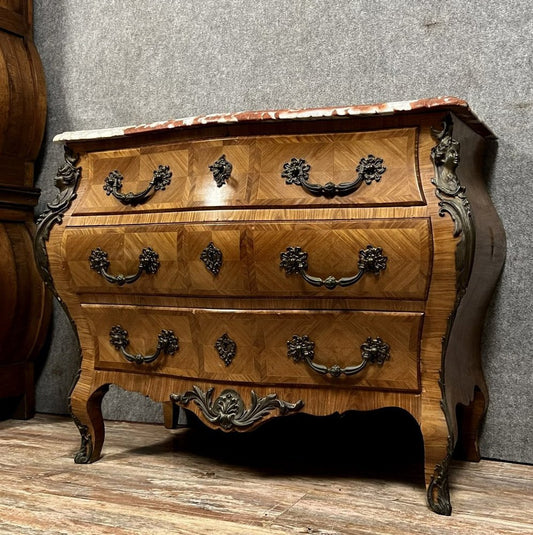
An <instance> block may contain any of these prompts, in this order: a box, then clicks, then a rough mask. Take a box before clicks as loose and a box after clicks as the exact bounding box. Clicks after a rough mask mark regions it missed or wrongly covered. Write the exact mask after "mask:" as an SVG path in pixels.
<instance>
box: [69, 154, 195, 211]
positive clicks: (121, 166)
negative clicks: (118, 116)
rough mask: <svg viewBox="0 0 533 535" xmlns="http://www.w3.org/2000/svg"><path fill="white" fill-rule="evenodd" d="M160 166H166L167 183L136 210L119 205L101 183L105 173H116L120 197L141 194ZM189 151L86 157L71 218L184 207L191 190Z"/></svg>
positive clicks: (103, 180)
mask: <svg viewBox="0 0 533 535" xmlns="http://www.w3.org/2000/svg"><path fill="white" fill-rule="evenodd" d="M160 165H163V166H169V168H170V171H171V172H172V177H171V183H170V184H169V185H168V186H166V188H165V189H164V190H159V191H156V192H155V193H154V194H153V196H152V197H150V199H149V200H148V201H147V202H145V203H143V204H140V205H137V206H129V205H124V204H122V203H121V202H120V201H119V200H117V199H115V197H113V195H107V194H106V191H105V190H104V183H105V179H106V177H107V176H108V175H109V173H111V172H113V171H119V172H120V174H121V175H122V176H123V177H124V180H123V182H122V188H121V190H120V192H121V193H123V194H127V193H130V192H132V193H139V192H142V191H144V190H145V189H146V188H147V187H148V186H149V184H150V181H151V180H152V178H153V173H154V171H155V170H156V169H158V167H159V166H160ZM189 171H190V169H189V151H188V150H187V148H179V147H178V148H174V149H173V150H168V149H163V148H161V149H157V150H155V149H151V150H148V149H131V150H121V151H108V152H99V153H96V154H90V155H89V156H88V159H87V164H86V166H85V167H84V168H83V170H82V176H83V180H84V187H83V188H82V189H81V191H80V196H79V200H78V201H77V202H76V203H75V207H74V211H73V214H74V215H78V214H93V213H130V212H145V211H153V210H169V209H172V208H181V207H184V206H186V205H187V202H188V197H189V194H190V190H191V178H190V172H189Z"/></svg>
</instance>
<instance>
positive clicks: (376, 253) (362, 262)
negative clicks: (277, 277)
mask: <svg viewBox="0 0 533 535" xmlns="http://www.w3.org/2000/svg"><path fill="white" fill-rule="evenodd" d="M382 253H383V250H382V249H381V247H373V246H372V245H367V247H366V249H361V250H360V251H359V262H358V263H357V267H358V268H359V271H358V272H357V273H356V274H355V275H354V276H353V277H342V278H340V279H336V278H335V277H333V276H332V275H330V276H329V277H326V278H325V279H321V278H320V277H313V276H312V275H309V274H308V273H307V272H306V269H307V256H308V255H307V253H306V252H305V251H303V250H302V248H301V247H298V246H296V247H287V250H286V251H284V252H282V253H280V258H281V262H280V264H279V267H281V268H283V269H284V270H285V273H287V275H292V274H293V273H298V274H299V275H301V277H302V278H303V279H304V280H305V281H306V282H308V283H309V284H311V285H313V286H318V287H320V286H325V287H326V288H327V289H328V290H333V288H336V287H337V286H350V285H352V284H355V283H356V282H357V281H358V280H359V279H360V278H361V277H362V276H363V275H364V274H365V273H367V272H368V273H379V272H380V271H382V270H384V269H385V268H386V267H387V257H386V256H383V254H382Z"/></svg>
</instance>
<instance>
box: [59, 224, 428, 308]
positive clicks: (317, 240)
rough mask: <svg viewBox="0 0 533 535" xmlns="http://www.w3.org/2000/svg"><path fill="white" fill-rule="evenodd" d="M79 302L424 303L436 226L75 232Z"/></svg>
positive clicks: (72, 252)
mask: <svg viewBox="0 0 533 535" xmlns="http://www.w3.org/2000/svg"><path fill="white" fill-rule="evenodd" d="M64 240H65V242H64V247H65V258H66V259H67V260H66V262H67V266H68V269H69V270H70V273H71V276H72V280H73V283H74V286H73V289H74V291H75V292H77V293H81V294H83V293H110V292H111V293H116V294H126V295H127V294H132V293H134V294H146V295H172V296H179V295H188V296H190V295H197V296H237V297H246V296H250V297H252V296H253V297H260V296H266V297H269V296H274V297H285V296H287V297H295V296H304V297H305V296H312V297H321V296H323V297H326V296H327V297H365V298H374V297H376V298H390V299H415V300H423V299H425V296H426V292H427V287H428V283H429V273H430V263H431V252H432V247H431V239H430V230H429V221H428V220H427V219H425V218H415V219H405V220H403V219H380V220H371V221H368V220H336V221H312V222H303V221H299V222H283V221H275V222H252V221H250V222H241V223H238V224H237V223H235V224H234V223H212V224H201V225H198V224H167V225H146V226H140V225H139V226H121V227H85V228H83V229H80V228H73V227H71V228H69V229H68V230H67V231H66V232H65V233H64Z"/></svg>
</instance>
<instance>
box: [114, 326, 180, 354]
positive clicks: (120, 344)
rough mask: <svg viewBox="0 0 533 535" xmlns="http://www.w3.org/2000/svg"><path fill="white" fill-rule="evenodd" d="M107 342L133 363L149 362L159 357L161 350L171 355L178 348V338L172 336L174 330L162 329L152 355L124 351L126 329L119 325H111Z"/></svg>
mask: <svg viewBox="0 0 533 535" xmlns="http://www.w3.org/2000/svg"><path fill="white" fill-rule="evenodd" d="M109 343H110V344H111V345H112V346H115V349H118V350H119V351H120V352H121V353H122V355H123V356H124V358H125V359H126V360H127V361H128V362H135V364H149V363H150V362H154V360H156V359H157V357H159V355H160V354H161V351H162V352H163V353H165V354H166V355H173V354H174V353H175V352H176V351H178V349H179V340H178V339H177V338H176V336H174V331H168V330H166V329H162V330H161V332H160V333H159V335H158V337H157V348H156V350H155V353H154V354H153V355H148V356H146V355H141V354H137V355H132V354H131V353H128V352H127V351H126V347H127V346H128V345H129V343H130V341H129V339H128V331H126V330H125V329H123V328H122V326H121V325H114V326H113V327H111V330H110V331H109Z"/></svg>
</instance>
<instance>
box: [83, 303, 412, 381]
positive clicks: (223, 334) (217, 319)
mask: <svg viewBox="0 0 533 535" xmlns="http://www.w3.org/2000/svg"><path fill="white" fill-rule="evenodd" d="M83 308H84V311H85V313H86V314H87V316H88V318H89V324H90V327H91V333H92V335H93V336H94V337H95V340H96V346H97V359H96V367H97V368H99V369H116V370H127V371H133V372H136V373H150V374H167V375H174V376H183V377H190V378H196V379H204V380H213V381H217V382H218V381H220V382H233V383H235V382H238V383H252V384H253V383H261V384H272V385H276V384H280V385H281V384H283V385H288V384H294V385H310V386H327V387H331V386H339V387H349V388H352V387H364V388H377V389H390V390H402V391H416V390H418V388H419V365H418V359H419V336H420V332H421V331H420V329H421V324H422V319H423V314H422V313H403V312H402V313H399V312H397V313H392V312H360V311H349V310H348V311H335V312H333V311H313V312H310V311H249V310H248V311H238V312H237V311H220V310H216V311H214V310H205V309H171V308H166V309H165V308H161V307H127V306H104V305H83ZM117 327H120V329H122V330H125V331H127V341H128V344H127V346H125V348H124V349H125V352H126V353H129V354H130V355H142V356H143V357H146V358H149V357H153V355H154V353H156V351H157V346H158V335H159V334H160V333H161V331H162V330H165V331H166V332H167V333H168V331H172V332H173V334H174V336H175V337H176V339H177V342H176V345H175V346H174V348H173V349H175V351H174V354H172V355H170V354H166V353H165V351H164V348H163V350H161V351H160V353H159V356H158V357H157V358H156V359H155V361H154V362H151V363H140V362H137V363H136V362H129V361H128V359H127V357H125V356H124V353H123V352H122V351H121V349H120V348H117V347H116V345H117V343H119V344H120V343H122V344H124V339H122V342H120V337H118V338H117V336H116V332H117ZM113 328H115V331H113V332H114V333H115V335H114V336H115V338H114V344H115V345H113V344H112V343H111V342H110V339H111V330H112V329H113ZM119 332H120V331H119ZM117 340H119V341H118V342H117ZM302 340H303V341H304V342H305V344H307V346H306V347H307V348H308V349H309V345H312V357H310V362H308V361H307V360H306V359H305V358H303V357H302V355H303V354H302V353H301V352H300V353H299V352H298V349H297V348H296V349H295V347H300V346H301V345H302V343H304V342H302ZM295 341H296V342H295ZM295 344H296V346H295ZM298 344H300V345H298ZM305 344H304V345H305ZM376 344H377V345H376ZM176 346H177V347H176ZM362 346H363V347H362ZM363 348H366V349H368V348H370V352H372V351H373V350H374V351H378V352H380V354H381V356H382V357H383V359H382V362H381V363H380V362H379V361H377V360H376V361H372V360H371V359H368V360H367V362H366V364H365V365H363V366H361V364H362V363H363V362H364V361H365V360H366V358H365V357H364V356H363V354H365V355H366V357H368V353H364V350H363ZM309 354H310V353H309V350H307V352H306V355H307V356H309ZM357 368H360V369H359V370H358V371H355V372H354V371H353V370H354V369H357ZM324 370H326V371H327V373H325V374H324V373H322V372H324ZM339 370H340V371H339ZM350 370H351V371H350ZM346 372H348V373H352V375H346Z"/></svg>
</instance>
